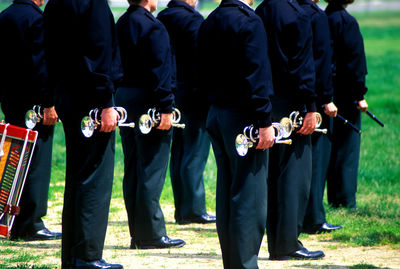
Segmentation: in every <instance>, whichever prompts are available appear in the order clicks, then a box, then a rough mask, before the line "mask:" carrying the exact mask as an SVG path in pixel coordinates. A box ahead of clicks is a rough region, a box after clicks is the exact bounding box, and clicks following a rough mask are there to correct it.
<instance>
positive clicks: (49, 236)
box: [10, 228, 62, 241]
mask: <svg viewBox="0 0 400 269" xmlns="http://www.w3.org/2000/svg"><path fill="white" fill-rule="evenodd" d="M61 237H62V234H61V233H57V232H52V231H50V230H49V229H47V228H43V229H41V230H39V231H37V232H36V233H34V234H31V235H25V236H18V235H13V234H11V237H10V239H11V240H23V241H40V240H56V239H61Z"/></svg>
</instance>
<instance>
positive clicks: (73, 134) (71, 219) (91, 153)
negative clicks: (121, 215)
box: [56, 92, 115, 268]
mask: <svg viewBox="0 0 400 269" xmlns="http://www.w3.org/2000/svg"><path fill="white" fill-rule="evenodd" d="M58 97H59V98H58V103H57V106H56V109H57V113H58V115H59V117H60V119H61V121H62V123H63V126H64V132H65V143H66V176H65V177H66V179H65V193H64V207H63V213H62V233H63V236H62V248H61V259H62V268H68V264H69V263H70V262H72V260H73V258H79V259H82V260H87V261H91V260H98V259H101V258H102V252H103V247H104V240H105V235H106V230H107V223H108V212H109V206H110V199H111V190H112V183H113V175H114V153H115V139H114V138H115V135H114V133H113V132H112V133H100V132H98V131H96V132H94V134H93V136H92V137H91V138H86V137H84V136H83V134H82V132H81V129H80V125H81V120H82V118H83V117H84V116H86V115H88V113H89V110H90V109H93V108H95V107H92V106H91V105H88V104H87V103H85V100H81V99H82V98H79V96H74V95H70V94H68V93H62V92H60V93H59V96H58Z"/></svg>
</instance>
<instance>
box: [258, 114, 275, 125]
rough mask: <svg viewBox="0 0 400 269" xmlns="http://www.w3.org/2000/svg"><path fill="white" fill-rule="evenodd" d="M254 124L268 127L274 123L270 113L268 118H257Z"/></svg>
mask: <svg viewBox="0 0 400 269" xmlns="http://www.w3.org/2000/svg"><path fill="white" fill-rule="evenodd" d="M254 125H255V127H256V128H266V127H269V126H271V125H272V120H271V116H270V115H269V114H268V117H267V118H266V119H263V120H257V121H256V122H255V124H254Z"/></svg>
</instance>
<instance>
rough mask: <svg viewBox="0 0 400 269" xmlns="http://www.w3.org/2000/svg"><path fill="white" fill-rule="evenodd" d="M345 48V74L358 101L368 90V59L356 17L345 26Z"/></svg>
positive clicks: (353, 95)
mask: <svg viewBox="0 0 400 269" xmlns="http://www.w3.org/2000/svg"><path fill="white" fill-rule="evenodd" d="M342 37H343V40H342V42H343V48H344V53H345V54H346V57H345V59H346V62H345V70H344V74H346V76H347V77H348V80H347V81H348V82H349V83H350V88H351V89H352V90H353V91H354V92H353V94H352V97H353V98H355V99H356V100H357V101H359V100H363V99H364V94H365V93H366V92H367V87H366V85H365V76H366V74H367V61H366V58H365V51H364V42H363V37H362V35H361V32H360V28H359V26H358V23H357V21H356V20H355V19H353V20H351V21H350V22H348V23H346V24H345V25H344V28H343V36H342Z"/></svg>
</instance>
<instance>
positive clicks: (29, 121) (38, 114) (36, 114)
mask: <svg viewBox="0 0 400 269" xmlns="http://www.w3.org/2000/svg"><path fill="white" fill-rule="evenodd" d="M41 119H43V109H42V107H41V106H39V105H34V106H33V108H32V109H30V110H28V111H27V112H26V113H25V125H26V127H27V128H28V129H33V128H35V126H36V124H37V123H38V122H40V120H41Z"/></svg>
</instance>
